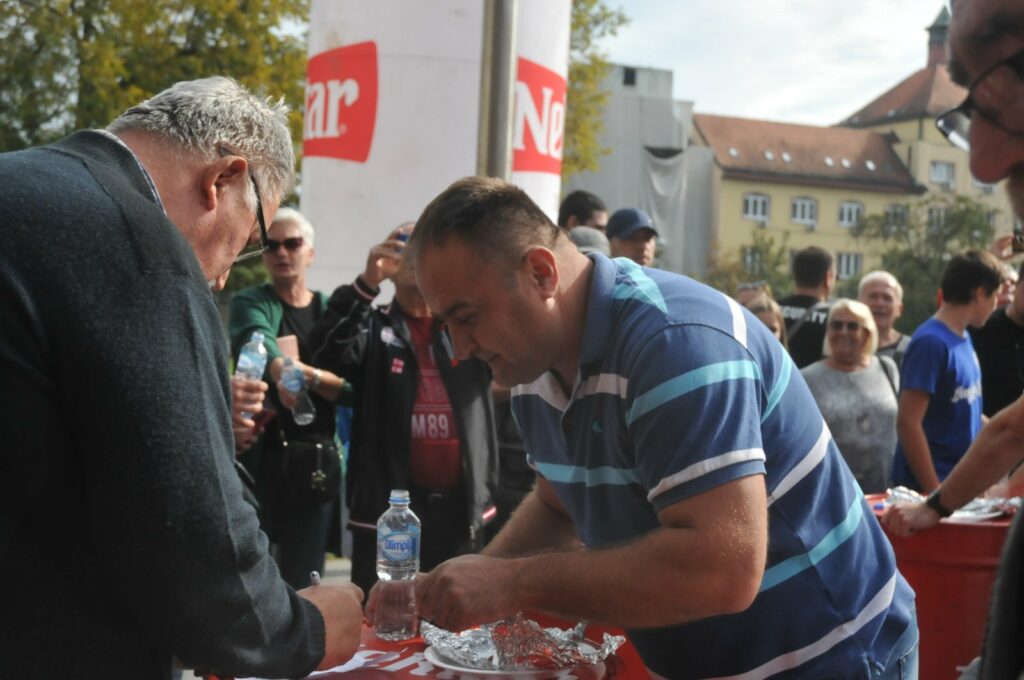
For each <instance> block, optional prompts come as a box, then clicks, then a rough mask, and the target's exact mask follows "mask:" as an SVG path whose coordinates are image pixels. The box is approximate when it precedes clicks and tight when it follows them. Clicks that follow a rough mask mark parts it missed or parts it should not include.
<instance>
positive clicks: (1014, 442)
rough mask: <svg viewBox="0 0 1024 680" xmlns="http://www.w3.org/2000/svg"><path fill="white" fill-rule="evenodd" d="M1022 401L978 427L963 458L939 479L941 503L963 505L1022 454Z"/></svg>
mask: <svg viewBox="0 0 1024 680" xmlns="http://www.w3.org/2000/svg"><path fill="white" fill-rule="evenodd" d="M1022 416H1024V405H1021V406H1017V405H1014V406H1011V407H1009V408H1007V409H1005V410H1004V411H1000V412H999V413H997V414H996V415H995V416H993V418H992V421H991V422H990V423H989V424H988V425H987V426H986V427H984V428H983V429H982V430H981V433H980V434H979V435H978V438H977V439H975V440H974V443H973V444H971V448H969V449H968V450H967V453H966V454H965V455H964V457H963V459H961V461H960V462H959V463H957V465H956V467H955V468H953V471H952V472H951V473H950V474H949V477H947V478H946V481H944V482H943V483H942V491H941V492H940V497H941V501H942V504H943V505H944V506H945V507H947V508H949V509H950V510H955V509H957V508H960V507H963V506H964V505H966V504H967V503H969V502H970V501H971V500H973V499H974V498H976V497H978V496H979V495H981V494H982V493H984V491H985V490H986V489H988V488H989V487H990V486H992V485H993V484H995V483H996V482H998V481H999V480H1000V479H1001V478H1002V477H1003V475H1006V474H1008V473H1009V472H1010V471H1011V470H1012V469H1013V466H1014V465H1016V464H1017V463H1018V462H1019V461H1020V460H1021V457H1022V456H1024V435H1022V433H1021V432H1020V431H1018V428H1017V427H1015V425H1017V423H1016V419H1017V418H1018V417H1022Z"/></svg>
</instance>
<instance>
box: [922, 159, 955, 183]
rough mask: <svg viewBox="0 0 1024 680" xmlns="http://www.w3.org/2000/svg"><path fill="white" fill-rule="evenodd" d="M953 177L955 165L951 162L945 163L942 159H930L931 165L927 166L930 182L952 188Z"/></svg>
mask: <svg viewBox="0 0 1024 680" xmlns="http://www.w3.org/2000/svg"><path fill="white" fill-rule="evenodd" d="M955 179H956V166H954V165H953V164H952V163H945V162H943V161H932V164H931V166H929V168H928V180H929V181H930V182H931V183H932V184H938V185H940V186H944V187H946V188H947V189H952V188H953V182H954V180H955Z"/></svg>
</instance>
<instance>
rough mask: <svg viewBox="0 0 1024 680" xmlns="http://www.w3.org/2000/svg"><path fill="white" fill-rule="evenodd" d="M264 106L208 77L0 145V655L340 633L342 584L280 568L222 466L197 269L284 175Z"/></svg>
mask: <svg viewBox="0 0 1024 680" xmlns="http://www.w3.org/2000/svg"><path fill="white" fill-rule="evenodd" d="M286 113H287V111H286V108H285V107H284V106H283V105H280V104H278V105H274V104H270V103H268V102H264V101H262V100H260V99H258V98H256V97H254V96H253V95H252V94H250V93H249V92H247V91H246V90H245V89H244V88H242V87H241V86H240V85H238V84H237V83H236V82H234V81H233V80H230V79H228V78H208V79H203V80H197V81H190V82H182V83H178V84H176V85H174V86H172V87H170V88H168V89H167V90H165V91H163V92H161V93H160V94H158V95H156V96H154V97H153V98H151V99H149V100H147V101H145V102H143V103H141V104H139V105H138V106H135V107H132V108H130V109H128V110H127V111H126V112H125V113H123V114H122V115H121V116H120V117H119V118H118V119H117V120H115V121H114V122H113V123H112V124H111V125H110V126H109V127H108V128H107V129H106V130H86V131H81V132H77V133H75V134H73V135H71V136H70V137H67V138H66V139H63V140H61V141H60V142H57V143H55V144H53V145H51V146H46V147H41V148H34V149H27V150H25V151H19V152H15V153H10V154H4V155H3V156H0V185H2V186H3V187H4V191H3V192H2V196H0V206H2V209H3V212H4V214H5V216H6V218H5V221H4V222H5V223H4V247H3V249H0V318H2V319H3V320H4V321H3V323H0V373H2V374H3V376H4V388H3V389H2V390H0V441H3V442H4V455H3V456H0V602H3V606H0V630H2V631H3V633H2V634H0V659H3V661H2V664H0V665H2V667H3V673H2V674H3V675H4V676H5V677H12V678H25V677H40V678H42V677H46V678H58V677H84V676H98V675H100V674H102V675H104V676H106V677H116V678H167V677H169V676H170V673H171V664H172V656H173V657H177V658H178V659H179V660H180V661H181V662H182V663H183V664H184V665H187V666H189V667H196V666H198V667H203V668H207V669H211V670H214V671H216V672H218V673H221V674H230V675H235V676H239V675H261V676H264V677H270V676H273V677H285V676H288V677H295V676H300V675H305V674H307V673H309V672H310V671H312V670H313V669H314V668H316V667H317V666H318V665H322V667H327V668H329V667H332V666H334V665H336V664H338V663H339V662H341V661H342V660H344V659H345V658H347V657H349V656H351V655H352V654H353V652H354V650H355V649H356V647H357V646H358V642H359V633H360V630H361V615H360V610H359V600H360V595H361V594H360V592H359V589H358V588H355V587H352V586H318V587H315V588H307V589H305V590H303V591H302V592H301V593H299V594H297V593H296V592H295V591H293V590H291V589H290V588H289V587H288V586H287V585H286V584H285V583H284V581H282V580H281V578H280V576H279V574H278V571H277V568H276V567H275V566H274V563H273V561H272V560H271V558H270V555H269V554H268V553H267V542H266V538H265V537H264V535H263V534H262V533H261V532H260V530H259V523H258V521H257V518H256V513H255V511H254V509H253V507H252V506H251V505H249V504H247V503H246V502H245V501H244V499H243V496H242V488H241V484H240V482H239V479H238V476H237V475H236V473H235V471H234V466H233V462H234V452H233V442H232V431H231V419H230V415H229V401H228V400H229V393H230V388H229V380H228V375H227V366H228V355H227V351H226V347H225V343H224V341H223V336H222V331H221V323H220V317H219V314H218V312H217V307H216V305H215V304H214V302H213V298H212V296H211V295H210V287H215V286H217V285H222V284H223V281H224V280H225V279H226V275H227V272H228V271H229V269H230V267H231V266H232V263H233V262H235V260H236V257H238V256H239V254H240V251H242V250H243V248H244V247H245V246H246V245H250V246H252V251H253V252H255V253H258V252H260V250H261V245H263V246H265V242H266V233H265V232H266V229H265V227H264V224H265V220H266V219H267V218H269V217H271V216H272V215H273V214H274V212H275V211H276V209H277V206H278V204H279V202H280V199H281V197H282V196H283V195H285V194H286V193H287V192H288V191H289V189H290V187H291V183H292V181H293V165H294V158H293V153H292V142H291V136H290V134H289V132H288V128H287V125H286ZM261 197H262V199H263V200H262V201H261Z"/></svg>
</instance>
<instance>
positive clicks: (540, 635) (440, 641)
mask: <svg viewBox="0 0 1024 680" xmlns="http://www.w3.org/2000/svg"><path fill="white" fill-rule="evenodd" d="M420 634H421V635H422V636H423V639H424V640H425V641H426V642H427V644H429V645H430V646H431V647H433V648H434V651H435V652H437V653H438V654H439V655H441V656H442V657H444V658H445V659H446V660H448V661H451V662H453V663H455V664H457V665H459V666H463V667H465V668H468V669H473V670H482V671H524V670H552V669H561V668H572V667H575V666H589V665H592V664H596V663H599V662H601V661H604V660H605V659H606V658H608V657H609V656H611V655H612V654H613V653H615V650H616V649H618V648H619V646H621V645H622V643H623V642H625V641H626V638H624V637H623V636H621V635H609V634H608V633H605V635H604V641H603V642H602V644H601V646H600V647H595V646H593V645H592V644H590V643H589V642H586V641H584V640H583V639H582V636H581V635H580V634H579V632H578V631H577V630H576V629H572V628H570V629H569V630H562V629H561V628H542V627H541V626H540V624H538V623H537V622H536V621H532V620H530V619H527V618H525V617H524V616H523V615H522V614H516V615H515V616H514V617H513V618H511V619H505V620H503V621H497V622H495V623H488V624H484V625H482V626H480V627H479V628H471V629H469V630H464V631H462V632H461V633H453V632H451V631H447V630H444V629H443V628H438V627H437V626H434V625H431V624H430V623H428V622H426V621H423V622H422V623H421V625H420Z"/></svg>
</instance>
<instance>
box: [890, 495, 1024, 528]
mask: <svg viewBox="0 0 1024 680" xmlns="http://www.w3.org/2000/svg"><path fill="white" fill-rule="evenodd" d="M924 499H925V497H924V496H922V495H921V494H919V493H918V492H916V491H914V490H912V489H908V488H907V487H905V486H897V487H895V488H892V489H889V493H888V494H886V496H885V499H884V503H885V504H886V505H894V504H897V503H901V504H902V503H906V504H912V503H922V502H924ZM1020 507H1021V499H1019V498H998V497H989V498H986V497H979V498H975V499H974V500H972V501H971V502H970V503H967V504H966V505H964V506H963V507H962V508H960V509H958V510H957V511H956V512H954V513H953V515H952V517H951V518H950V519H951V520H955V521H961V522H971V521H980V520H984V519H991V518H994V517H999V516H1000V515H1003V514H1013V513H1014V512H1016V511H1017V510H1019V509H1020Z"/></svg>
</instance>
